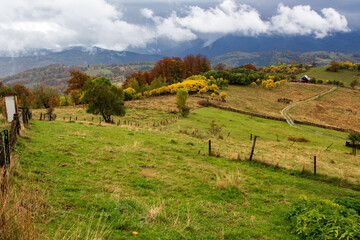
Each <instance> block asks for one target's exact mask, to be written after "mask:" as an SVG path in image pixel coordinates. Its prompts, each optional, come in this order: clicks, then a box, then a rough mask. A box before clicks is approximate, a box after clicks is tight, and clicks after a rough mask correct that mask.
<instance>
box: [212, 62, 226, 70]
mask: <svg viewBox="0 0 360 240" xmlns="http://www.w3.org/2000/svg"><path fill="white" fill-rule="evenodd" d="M213 69H214V70H215V71H223V70H225V64H224V63H218V64H216V66H215V67H213Z"/></svg>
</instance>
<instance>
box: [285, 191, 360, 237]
mask: <svg viewBox="0 0 360 240" xmlns="http://www.w3.org/2000/svg"><path fill="white" fill-rule="evenodd" d="M288 220H289V221H290V225H291V227H292V231H293V232H294V233H295V234H297V235H298V236H299V237H300V239H360V226H359V223H360V217H359V215H357V213H356V212H355V211H354V210H353V209H349V208H346V207H344V206H342V205H339V204H337V203H334V202H332V201H331V200H327V199H308V198H307V197H306V196H301V197H300V199H299V200H297V201H296V202H294V203H293V207H292V209H291V210H290V212H289V214H288Z"/></svg>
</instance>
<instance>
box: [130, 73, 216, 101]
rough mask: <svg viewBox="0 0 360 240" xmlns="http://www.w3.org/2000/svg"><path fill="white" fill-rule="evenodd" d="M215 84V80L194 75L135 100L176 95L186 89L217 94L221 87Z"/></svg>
mask: <svg viewBox="0 0 360 240" xmlns="http://www.w3.org/2000/svg"><path fill="white" fill-rule="evenodd" d="M213 82H214V79H207V78H206V77H204V76H201V75H194V76H191V77H189V78H187V79H185V80H184V81H183V82H179V83H175V84H171V85H168V86H162V87H160V88H155V89H152V90H150V91H145V92H143V93H137V94H135V95H134V98H136V99H139V98H142V97H150V96H159V95H164V94H169V93H170V94H175V93H176V92H177V91H178V89H180V88H183V89H186V90H187V91H188V92H189V93H195V92H196V93H199V94H204V93H207V92H213V93H216V92H217V91H218V90H219V87H218V86H217V85H216V84H214V83H213Z"/></svg>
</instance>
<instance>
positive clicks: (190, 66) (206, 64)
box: [183, 54, 211, 78]
mask: <svg viewBox="0 0 360 240" xmlns="http://www.w3.org/2000/svg"><path fill="white" fill-rule="evenodd" d="M183 64H184V68H185V77H184V78H188V77H190V76H193V75H198V74H200V73H202V72H207V71H210V70H211V63H210V60H209V59H208V58H207V57H205V56H203V55H200V54H198V55H196V56H194V55H192V54H189V55H187V56H186V57H184V60H183Z"/></svg>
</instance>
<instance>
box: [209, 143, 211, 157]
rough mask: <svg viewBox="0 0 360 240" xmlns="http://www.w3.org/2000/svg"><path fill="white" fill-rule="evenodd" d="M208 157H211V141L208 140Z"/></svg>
mask: <svg viewBox="0 0 360 240" xmlns="http://www.w3.org/2000/svg"><path fill="white" fill-rule="evenodd" d="M209 156H211V140H209Z"/></svg>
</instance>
